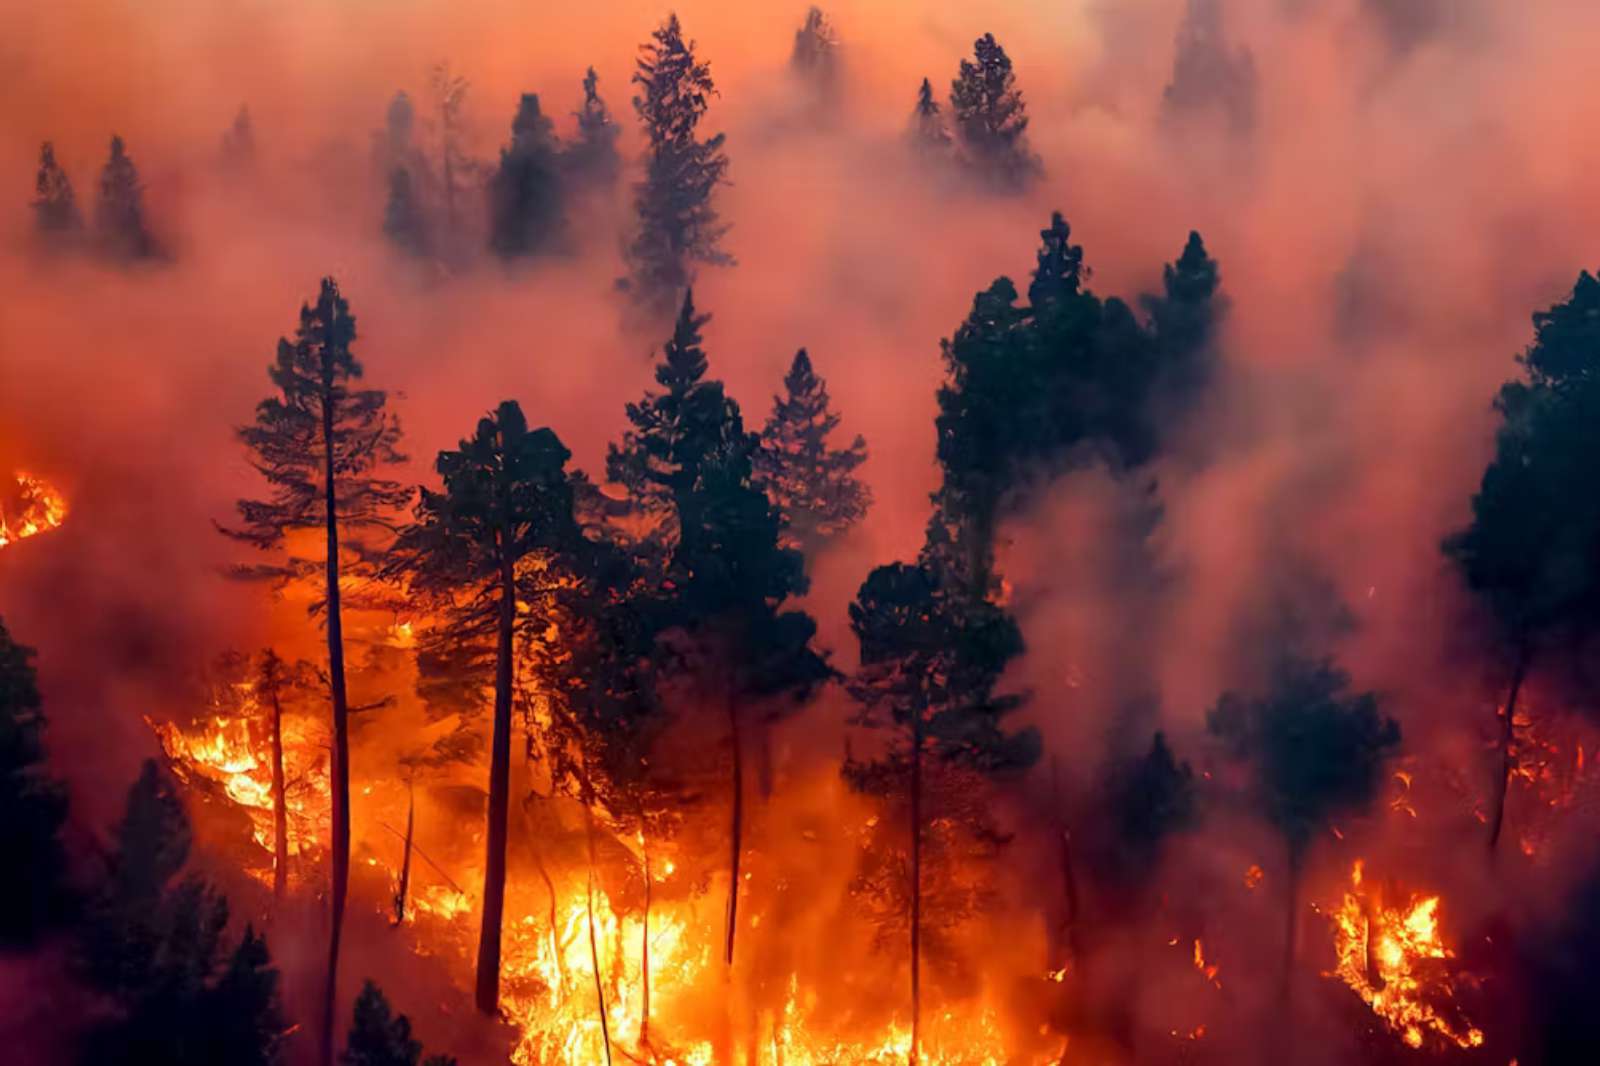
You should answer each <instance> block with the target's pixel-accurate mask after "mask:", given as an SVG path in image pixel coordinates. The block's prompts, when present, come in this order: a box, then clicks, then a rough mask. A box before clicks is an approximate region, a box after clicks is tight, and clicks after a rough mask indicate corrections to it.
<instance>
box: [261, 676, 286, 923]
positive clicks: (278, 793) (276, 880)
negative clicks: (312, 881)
mask: <svg viewBox="0 0 1600 1066" xmlns="http://www.w3.org/2000/svg"><path fill="white" fill-rule="evenodd" d="M280 665H281V664H280V663H279V661H278V657H277V655H275V654H274V653H273V652H272V650H271V649H270V648H269V649H268V650H267V657H266V659H265V661H264V662H263V663H262V671H261V672H262V681H263V683H264V684H263V687H264V688H265V689H266V690H267V698H268V699H269V700H271V701H272V895H273V898H274V899H278V900H282V899H283V897H284V896H286V895H287V894H288V892H289V810H288V802H287V797H286V793H287V791H288V790H287V785H286V783H285V781H284V775H283V701H282V699H281V698H280V696H279V692H278V687H279V685H280V684H281V682H282V674H281V672H280V669H279V668H280Z"/></svg>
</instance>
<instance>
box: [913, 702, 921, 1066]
mask: <svg viewBox="0 0 1600 1066" xmlns="http://www.w3.org/2000/svg"><path fill="white" fill-rule="evenodd" d="M921 1054H922V710H921V708H918V709H917V711H916V713H915V714H913V715H912V718H911V1058H910V1063H911V1066H917V1063H918V1062H919V1061H920V1055H921Z"/></svg>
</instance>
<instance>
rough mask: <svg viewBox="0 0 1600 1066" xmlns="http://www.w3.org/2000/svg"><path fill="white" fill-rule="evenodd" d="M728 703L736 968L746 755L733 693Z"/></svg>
mask: <svg viewBox="0 0 1600 1066" xmlns="http://www.w3.org/2000/svg"><path fill="white" fill-rule="evenodd" d="M724 698H725V699H726V700H727V701H728V733H729V737H730V739H731V741H732V743H733V807H732V824H731V825H730V826H729V829H728V843H729V848H730V851H731V854H730V857H729V863H728V870H729V879H728V944H727V951H726V955H725V961H726V962H727V964H728V965H729V966H732V965H733V940H734V936H735V934H736V932H737V930H738V928H739V858H740V856H741V854H742V853H743V851H744V752H743V746H742V745H741V744H740V739H739V710H738V701H737V700H735V699H734V698H733V695H732V694H731V693H729V694H727V695H726V696H725V697H724Z"/></svg>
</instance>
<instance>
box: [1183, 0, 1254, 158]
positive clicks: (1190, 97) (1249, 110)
mask: <svg viewBox="0 0 1600 1066" xmlns="http://www.w3.org/2000/svg"><path fill="white" fill-rule="evenodd" d="M1163 103H1164V105H1165V107H1166V111H1167V116H1168V117H1169V118H1179V117H1182V116H1185V115H1189V114H1195V113H1203V112H1206V111H1218V112H1220V113H1221V114H1222V115H1223V116H1224V117H1225V118H1226V119H1227V120H1228V122H1229V123H1230V124H1231V125H1232V127H1233V129H1234V131H1235V132H1237V133H1244V132H1248V131H1249V130H1250V128H1251V127H1252V126H1254V125H1255V110H1256V68H1255V60H1254V59H1253V58H1252V57H1251V55H1250V51H1249V49H1245V48H1240V49H1238V50H1237V51H1235V50H1233V49H1231V48H1229V47H1228V40H1227V34H1226V32H1225V29H1224V26H1223V18H1222V0H1189V2H1188V7H1187V8H1186V9H1185V11H1184V16H1183V24H1182V25H1181V26H1180V27H1179V29H1178V41H1177V49H1176V55H1175V56H1174V58H1173V62H1172V81H1171V82H1170V83H1169V84H1168V85H1167V88H1166V91H1165V93H1164V94H1163Z"/></svg>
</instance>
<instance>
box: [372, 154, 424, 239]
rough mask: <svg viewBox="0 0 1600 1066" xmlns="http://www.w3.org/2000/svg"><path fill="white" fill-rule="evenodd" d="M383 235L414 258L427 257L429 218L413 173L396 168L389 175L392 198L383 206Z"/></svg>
mask: <svg viewBox="0 0 1600 1066" xmlns="http://www.w3.org/2000/svg"><path fill="white" fill-rule="evenodd" d="M383 234H384V236H386V237H388V238H389V239H390V240H391V241H393V242H394V243H395V246H396V247H398V248H400V249H402V250H403V251H406V252H409V253H410V254H412V255H419V256H420V255H427V254H428V249H429V247H430V242H429V240H428V223H427V217H426V215H425V214H424V212H423V210H422V204H421V203H420V202H419V201H418V199H417V190H416V186H415V184H414V183H413V182H412V180H411V171H410V170H409V169H408V168H406V167H403V166H397V167H395V168H394V170H393V171H391V172H390V174H389V199H388V202H387V203H385V204H384V207H383Z"/></svg>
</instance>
